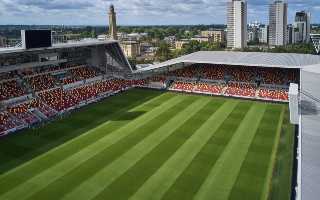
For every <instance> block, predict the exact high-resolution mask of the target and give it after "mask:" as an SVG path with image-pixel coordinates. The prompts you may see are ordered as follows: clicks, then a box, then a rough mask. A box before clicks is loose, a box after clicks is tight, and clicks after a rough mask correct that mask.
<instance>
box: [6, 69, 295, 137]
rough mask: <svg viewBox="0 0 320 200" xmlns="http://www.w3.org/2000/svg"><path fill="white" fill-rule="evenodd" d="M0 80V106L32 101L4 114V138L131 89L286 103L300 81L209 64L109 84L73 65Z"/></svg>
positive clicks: (282, 73) (289, 74)
mask: <svg viewBox="0 0 320 200" xmlns="http://www.w3.org/2000/svg"><path fill="white" fill-rule="evenodd" d="M0 77H2V78H3V81H2V82H0V102H1V101H4V100H8V99H9V100H10V99H13V98H16V97H20V96H23V95H28V97H27V99H25V100H24V102H22V103H21V101H18V102H17V103H13V104H12V105H9V106H8V107H7V108H6V109H5V110H3V111H1V112H0V117H1V118H0V120H1V121H0V131H1V133H2V134H3V133H4V132H6V131H8V130H10V129H14V128H16V127H17V126H19V125H17V124H20V125H21V124H25V125H26V126H30V125H33V124H37V123H39V122H41V121H43V120H47V119H50V118H53V117H55V116H56V115H61V114H62V113H64V112H66V111H69V110H72V109H76V108H78V107H80V106H83V105H87V104H88V103H91V102H94V101H97V100H98V99H101V98H104V97H106V96H109V95H112V94H114V93H117V92H119V91H122V90H126V89H129V88H131V87H148V88H156V89H169V90H173V91H180V92H189V93H190V92H194V93H203V94H209V95H223V96H235V97H244V98H257V99H263V100H270V101H285V102H287V101H288V89H287V88H288V87H287V84H288V83H290V82H296V81H297V80H298V78H297V77H298V76H297V74H296V73H295V72H293V71H290V70H279V69H273V68H268V69H264V68H258V67H246V66H234V67H228V66H224V65H205V64H197V65H191V66H188V67H185V68H182V69H177V70H173V71H170V72H168V73H165V74H163V73H162V74H161V75H157V74H154V75H151V76H150V77H145V78H142V79H119V78H113V77H112V76H111V79H110V76H108V77H109V78H108V77H105V76H103V73H101V72H100V71H99V69H95V68H94V67H90V66H87V65H79V64H72V63H71V64H70V63H69V64H61V65H54V66H45V67H38V68H33V69H32V70H29V69H22V70H21V71H14V72H10V73H1V74H0ZM98 77H99V78H98ZM87 80H90V81H87ZM76 82H77V83H76ZM74 83H76V84H74ZM26 91H27V92H26ZM31 92H32V94H31ZM30 95H31V96H30ZM30 98H31V99H30Z"/></svg>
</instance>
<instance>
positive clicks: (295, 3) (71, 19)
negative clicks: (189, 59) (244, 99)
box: [0, 0, 320, 25]
mask: <svg viewBox="0 0 320 200" xmlns="http://www.w3.org/2000/svg"><path fill="white" fill-rule="evenodd" d="M227 1H228V0H0V25H7V24H27V25H30V24H32V25H42V24H44V25H51V24H54V25H106V24H107V23H108V17H107V12H108V7H109V6H110V4H113V5H114V6H115V10H116V12H117V21H118V25H172V24H174V25H175V24H176V25H180V24H188V25H189V24H225V23H226V2H227ZM269 1H270V0H247V2H248V22H254V21H259V22H261V23H268V2H269ZM287 1H288V7H289V8H288V12H289V14H288V21H289V23H292V22H293V19H294V15H295V12H296V11H300V10H307V11H309V12H311V15H312V23H320V0H287Z"/></svg>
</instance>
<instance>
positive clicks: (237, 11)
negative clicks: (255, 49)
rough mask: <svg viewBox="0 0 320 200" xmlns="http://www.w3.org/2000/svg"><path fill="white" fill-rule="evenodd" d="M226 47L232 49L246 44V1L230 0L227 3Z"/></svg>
mask: <svg viewBox="0 0 320 200" xmlns="http://www.w3.org/2000/svg"><path fill="white" fill-rule="evenodd" d="M227 9H228V10H227V12H228V19H227V22H228V28H227V29H228V33H227V47H228V48H232V49H237V48H244V47H246V46H247V37H248V34H247V1H246V0H230V1H229V2H228V5H227Z"/></svg>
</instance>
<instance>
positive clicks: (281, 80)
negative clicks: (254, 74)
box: [258, 68, 286, 85]
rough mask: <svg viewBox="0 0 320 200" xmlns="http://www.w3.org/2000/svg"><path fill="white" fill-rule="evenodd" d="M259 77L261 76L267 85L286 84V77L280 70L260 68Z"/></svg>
mask: <svg viewBox="0 0 320 200" xmlns="http://www.w3.org/2000/svg"><path fill="white" fill-rule="evenodd" d="M258 75H260V77H261V78H262V81H263V83H265V84H276V85H283V84H286V80H285V75H284V73H283V72H282V71H281V70H280V69H273V68H259V70H258Z"/></svg>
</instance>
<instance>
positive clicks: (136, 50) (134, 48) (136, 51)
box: [121, 41, 141, 58]
mask: <svg viewBox="0 0 320 200" xmlns="http://www.w3.org/2000/svg"><path fill="white" fill-rule="evenodd" d="M121 48H122V50H123V52H124V54H125V55H126V56H127V57H128V58H136V57H137V56H140V54H141V53H140V44H139V42H137V41H122V42H121Z"/></svg>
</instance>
